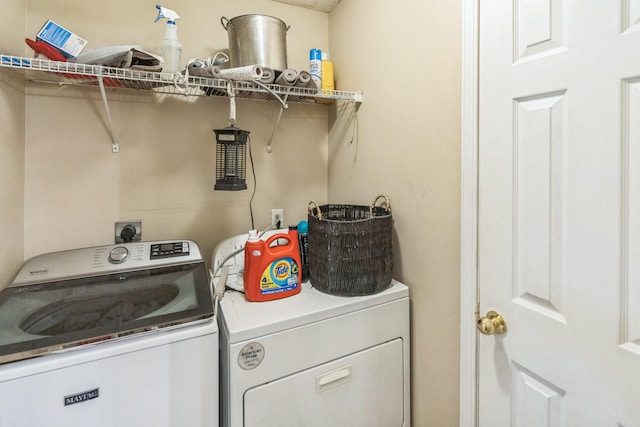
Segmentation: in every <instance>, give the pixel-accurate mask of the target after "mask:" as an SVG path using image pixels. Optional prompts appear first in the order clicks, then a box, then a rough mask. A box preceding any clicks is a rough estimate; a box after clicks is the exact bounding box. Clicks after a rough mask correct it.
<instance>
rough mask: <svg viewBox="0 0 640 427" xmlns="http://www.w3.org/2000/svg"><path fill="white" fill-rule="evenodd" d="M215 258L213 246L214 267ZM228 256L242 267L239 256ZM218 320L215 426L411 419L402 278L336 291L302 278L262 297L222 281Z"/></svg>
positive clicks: (347, 426)
mask: <svg viewBox="0 0 640 427" xmlns="http://www.w3.org/2000/svg"><path fill="white" fill-rule="evenodd" d="M218 247H219V248H225V247H226V248H227V250H229V248H236V247H239V244H238V242H236V243H229V242H223V243H222V244H221V245H218ZM240 254H241V253H240ZM240 254H239V255H240ZM223 259H224V256H223V255H216V253H214V258H213V260H214V261H213V265H214V267H218V266H219V265H218V264H219V263H220V261H221V260H223ZM228 262H229V265H230V266H231V267H232V268H231V274H232V275H238V274H239V275H241V273H242V271H241V268H240V266H241V265H242V264H243V263H242V259H240V258H238V256H236V257H235V259H231V260H229V261H228ZM233 266H236V267H235V268H234V267H233ZM240 277H241V276H240ZM229 280H230V281H231V282H233V281H236V282H237V281H238V278H237V277H236V278H233V277H230V279H229ZM240 280H241V279H240ZM218 323H219V326H220V384H221V400H220V411H221V425H222V426H225V427H241V426H242V427H327V426H331V427H339V426H344V427H375V426H379V427H396V426H397V427H401V426H404V427H408V426H409V425H410V362H409V360H410V359H409V358H410V355H409V349H410V339H409V333H410V327H409V324H410V322H409V291H408V288H407V286H406V285H404V284H402V283H399V282H397V281H395V280H393V281H392V283H391V286H390V287H389V288H388V289H387V290H385V291H383V292H381V293H378V294H375V295H370V296H363V297H339V296H333V295H328V294H324V293H322V292H319V291H318V290H316V289H314V288H313V287H312V286H311V285H310V284H309V283H308V282H305V283H303V284H302V290H301V292H300V293H299V294H297V295H294V296H291V297H287V298H283V299H279V300H274V301H269V302H248V301H247V300H246V298H245V296H244V294H243V293H241V292H235V291H228V292H226V293H225V295H224V298H223V299H222V301H221V302H220V313H219V318H218Z"/></svg>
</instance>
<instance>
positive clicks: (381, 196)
mask: <svg viewBox="0 0 640 427" xmlns="http://www.w3.org/2000/svg"><path fill="white" fill-rule="evenodd" d="M380 199H384V203H385V205H386V206H387V209H386V211H387V212H391V201H390V200H389V198H388V197H387V196H385V195H384V194H381V195H379V196H378V197H376V198H375V199H374V200H373V203H371V207H370V208H369V213H370V214H371V215H372V216H373V208H374V207H375V206H376V203H378V200H380Z"/></svg>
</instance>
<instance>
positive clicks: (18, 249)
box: [0, 0, 25, 289]
mask: <svg viewBox="0 0 640 427" xmlns="http://www.w3.org/2000/svg"><path fill="white" fill-rule="evenodd" d="M0 10H2V14H0V28H4V29H6V28H11V29H13V31H3V32H2V37H1V38H0V52H2V53H7V52H16V51H18V50H19V49H21V48H22V46H23V45H24V26H25V24H24V22H25V19H24V16H25V1H24V0H19V1H16V0H11V1H9V0H0ZM24 114H25V111H24V83H23V82H22V81H21V80H20V79H17V78H15V76H13V75H11V74H9V73H0V128H1V129H2V131H1V132H0V171H2V184H0V289H2V288H3V287H4V285H5V284H6V283H8V282H10V281H11V280H12V279H13V276H15V274H16V273H17V271H18V268H19V267H20V266H21V265H22V261H23V245H24V243H23V242H24V202H23V200H24V167H25V163H24V130H25V129H24V120H25V116H24Z"/></svg>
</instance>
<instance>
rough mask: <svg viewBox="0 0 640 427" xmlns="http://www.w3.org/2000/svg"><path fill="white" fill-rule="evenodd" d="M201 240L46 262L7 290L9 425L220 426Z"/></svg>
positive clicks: (3, 379)
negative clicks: (200, 247)
mask: <svg viewBox="0 0 640 427" xmlns="http://www.w3.org/2000/svg"><path fill="white" fill-rule="evenodd" d="M211 296H212V294H211V288H210V286H209V280H208V276H207V272H206V269H205V267H204V262H203V261H202V258H201V255H200V252H199V249H198V247H197V245H196V243H195V242H193V241H189V240H185V241H163V242H137V243H126V244H119V245H117V246H100V247H95V248H84V249H77V250H71V251H64V252H56V253H52V254H45V255H41V256H38V257H36V258H33V259H31V260H29V261H28V262H27V263H25V265H24V266H23V268H22V270H21V271H20V272H19V273H18V275H17V277H16V279H15V280H14V282H13V284H12V285H10V286H9V287H8V288H6V289H4V290H3V291H2V292H0V426H21V427H30V426H34V427H35V426H45V425H46V426H51V427H76V426H77V427H79V426H89V425H90V426H96V427H113V426H123V427H124V426H127V427H129V426H130V427H140V426H153V427H175V426H198V427H199V426H207V427H216V426H218V421H219V420H218V328H217V324H216V321H215V318H214V312H213V303H212V298H211Z"/></svg>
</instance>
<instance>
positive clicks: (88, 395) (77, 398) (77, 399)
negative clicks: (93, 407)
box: [64, 388, 100, 406]
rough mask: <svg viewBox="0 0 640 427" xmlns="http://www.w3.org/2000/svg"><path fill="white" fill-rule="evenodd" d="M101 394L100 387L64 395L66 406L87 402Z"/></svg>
mask: <svg viewBox="0 0 640 427" xmlns="http://www.w3.org/2000/svg"><path fill="white" fill-rule="evenodd" d="M99 396H100V389H99V388H94V389H93V390H89V391H83V392H82V393H77V394H72V395H70V396H65V397H64V406H69V405H75V404H76V403H82V402H86V401H87V400H93V399H96V398H98V397H99Z"/></svg>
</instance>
